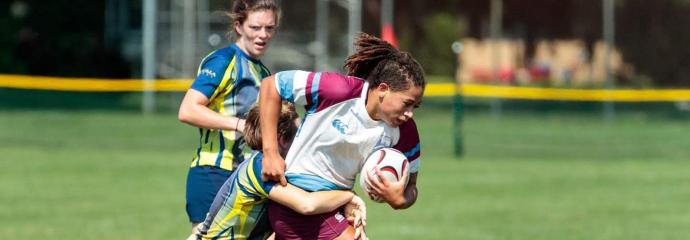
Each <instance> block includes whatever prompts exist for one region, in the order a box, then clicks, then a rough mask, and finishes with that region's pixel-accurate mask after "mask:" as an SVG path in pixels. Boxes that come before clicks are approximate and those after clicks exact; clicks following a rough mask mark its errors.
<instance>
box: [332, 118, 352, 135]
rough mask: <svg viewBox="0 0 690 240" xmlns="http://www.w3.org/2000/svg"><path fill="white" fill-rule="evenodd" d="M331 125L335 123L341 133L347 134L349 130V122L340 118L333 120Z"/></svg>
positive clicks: (334, 125)
mask: <svg viewBox="0 0 690 240" xmlns="http://www.w3.org/2000/svg"><path fill="white" fill-rule="evenodd" d="M331 125H333V127H334V128H335V129H336V130H338V132H340V133H341V134H346V133H347V132H348V131H347V130H348V129H349V127H348V126H347V124H345V123H344V122H343V121H340V119H335V120H333V122H331Z"/></svg>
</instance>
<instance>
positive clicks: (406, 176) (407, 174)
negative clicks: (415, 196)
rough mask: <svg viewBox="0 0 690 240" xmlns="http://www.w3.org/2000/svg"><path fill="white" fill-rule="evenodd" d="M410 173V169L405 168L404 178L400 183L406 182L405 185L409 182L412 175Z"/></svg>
mask: <svg viewBox="0 0 690 240" xmlns="http://www.w3.org/2000/svg"><path fill="white" fill-rule="evenodd" d="M409 172H410V168H403V171H402V178H400V181H401V182H404V183H406V182H407V179H408V178H410V173H409Z"/></svg>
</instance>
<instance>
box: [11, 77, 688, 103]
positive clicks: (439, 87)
mask: <svg viewBox="0 0 690 240" xmlns="http://www.w3.org/2000/svg"><path fill="white" fill-rule="evenodd" d="M191 84H192V80H191V79H165V80H155V81H153V84H152V86H150V87H149V88H150V89H146V82H144V81H143V80H141V79H122V80H114V79H97V78H60V77H38V76H25V75H0V88H16V89H33V90H53V91H75V92H140V91H146V90H151V91H158V92H161V91H162V92H183V91H186V90H187V88H189V86H190V85H191ZM456 91H457V92H458V93H460V94H462V95H463V96H466V97H486V98H507V99H528V100H559V101H617V102H665V101H690V89H669V90H658V89H641V90H629V89H615V90H605V89H562V88H535V87H513V86H490V85H478V84H463V85H461V86H460V87H459V88H456V85H455V84H453V83H440V84H428V85H427V87H426V90H425V93H424V95H425V96H453V95H454V94H455V92H456Z"/></svg>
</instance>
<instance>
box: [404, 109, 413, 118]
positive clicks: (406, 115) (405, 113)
mask: <svg viewBox="0 0 690 240" xmlns="http://www.w3.org/2000/svg"><path fill="white" fill-rule="evenodd" d="M403 115H404V116H405V117H406V118H407V119H411V118H412V117H413V116H414V113H413V112H412V110H407V111H405V112H404V113H403Z"/></svg>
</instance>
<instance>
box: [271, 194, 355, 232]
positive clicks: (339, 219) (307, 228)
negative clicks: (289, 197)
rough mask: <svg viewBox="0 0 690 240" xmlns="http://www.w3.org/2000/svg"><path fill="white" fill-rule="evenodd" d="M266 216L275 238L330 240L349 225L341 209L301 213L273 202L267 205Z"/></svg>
mask: <svg viewBox="0 0 690 240" xmlns="http://www.w3.org/2000/svg"><path fill="white" fill-rule="evenodd" d="M268 218H269V220H270V222H271V227H272V228H273V231H274V232H275V233H276V240H294V239H302V240H306V239H309V240H311V239H319V240H331V239H334V238H336V237H338V236H340V234H341V233H343V232H344V231H345V229H347V227H348V226H349V225H350V223H348V221H347V219H346V218H345V216H344V215H343V213H342V209H337V210H335V211H332V212H328V213H323V214H317V215H301V214H299V213H297V212H295V211H293V210H292V209H290V208H288V207H285V206H283V205H280V204H278V203H275V202H271V203H270V204H269V206H268Z"/></svg>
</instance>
